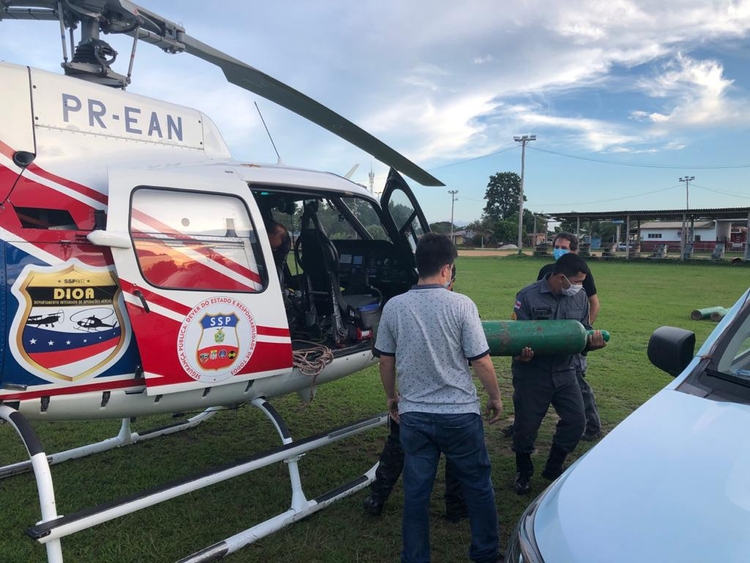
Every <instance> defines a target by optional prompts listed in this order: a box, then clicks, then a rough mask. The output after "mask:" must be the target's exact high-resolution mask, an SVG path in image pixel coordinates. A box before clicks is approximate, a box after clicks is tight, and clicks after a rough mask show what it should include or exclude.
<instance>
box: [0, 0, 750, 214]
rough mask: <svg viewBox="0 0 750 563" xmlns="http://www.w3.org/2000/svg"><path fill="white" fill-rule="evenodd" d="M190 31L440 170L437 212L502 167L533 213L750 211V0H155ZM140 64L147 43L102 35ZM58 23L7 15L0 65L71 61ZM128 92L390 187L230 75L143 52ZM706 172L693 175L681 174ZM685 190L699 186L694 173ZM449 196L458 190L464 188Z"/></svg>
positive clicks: (251, 151)
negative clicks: (514, 177)
mask: <svg viewBox="0 0 750 563" xmlns="http://www.w3.org/2000/svg"><path fill="white" fill-rule="evenodd" d="M141 5H142V6H143V7H145V8H147V9H149V10H151V11H153V12H156V13H158V14H160V15H161V16H163V17H164V18H167V19H169V20H172V21H175V22H178V23H180V24H182V25H183V26H184V27H185V31H186V33H187V34H188V35H190V36H192V37H194V38H196V39H198V40H200V41H203V42H204V43H207V44H209V45H211V46H212V47H214V48H216V49H219V50H221V51H224V52H225V53H227V54H229V55H231V56H233V57H235V58H237V59H240V60H242V61H243V62H245V63H247V64H250V65H252V66H254V67H255V68H257V69H259V70H262V71H263V72H265V73H267V74H269V75H271V76H273V77H274V78H276V79H277V80H280V81H282V82H284V83H286V84H288V85H290V86H292V87H293V88H296V89H297V90H299V91H301V92H303V93H305V94H307V95H308V96H310V97H312V98H313V99H315V100H317V101H318V102H321V103H322V104H324V105H326V106H328V107H329V108H330V109H332V110H334V111H336V112H337V113H339V114H341V115H343V116H344V117H346V118H347V119H349V120H351V121H353V122H354V123H356V124H357V125H359V126H360V127H362V128H364V129H365V130H367V131H368V132H370V133H372V134H373V135H375V136H376V137H378V138H379V139H380V140H382V141H383V142H385V143H386V144H388V145H389V146H391V147H392V148H394V149H395V150H397V151H399V152H401V153H402V154H404V155H405V156H407V157H408V158H410V159H411V160H412V161H414V162H415V163H417V164H418V165H420V166H421V167H422V168H424V169H426V170H427V171H429V172H430V173H431V174H433V175H434V176H436V177H437V178H438V179H440V180H441V181H443V182H444V183H445V187H440V188H436V187H429V188H428V187H422V186H420V185H418V184H416V183H415V182H413V181H410V182H409V183H410V185H411V187H412V189H413V190H414V192H415V194H416V196H417V198H418V199H419V201H420V203H421V205H422V207H423V209H424V211H425V214H426V216H427V218H428V220H429V221H430V222H435V221H449V220H450V219H451V214H453V219H454V222H456V223H457V224H464V223H467V222H470V221H473V220H476V219H479V218H480V216H481V214H482V209H483V207H484V204H485V201H484V199H483V198H484V194H485V191H486V189H487V183H488V181H489V178H490V176H492V175H493V174H496V173H498V172H516V173H518V174H519V175H520V173H521V160H522V158H521V157H522V150H521V143H518V142H515V141H514V140H513V139H514V137H516V136H522V135H536V140H535V141H533V142H530V143H528V144H527V145H526V150H525V168H524V192H525V195H526V197H527V201H526V204H525V206H526V208H527V209H530V210H531V211H533V212H535V213H554V212H568V211H614V210H624V209H629V210H650V209H684V208H685V207H686V206H688V207H689V208H710V207H748V206H750V186H749V185H748V177H749V176H750V151H748V146H749V143H748V142H747V141H748V136H749V134H750V64H748V63H750V40H749V36H750V0H723V1H722V0H681V1H674V0H673V1H668V2H664V1H663V0H640V1H631V0H608V1H607V2H602V1H601V0H566V1H565V2H559V1H555V0H526V1H524V2H515V3H510V2H497V0H464V1H463V2H455V1H453V0H450V1H449V0H408V1H404V0H358V1H357V2H344V1H342V0H316V1H315V2H302V1H299V0H296V1H293V0H274V1H273V2H257V1H254V2H246V1H229V0H214V1H213V2H210V3H209V2H198V1H195V0H181V1H180V2H174V1H173V0H151V1H150V2H148V3H145V2H144V3H143V4H141ZM102 38H103V39H105V40H107V41H109V42H110V43H111V44H112V46H113V47H114V48H115V49H116V50H117V51H118V52H119V57H118V60H117V62H116V63H115V64H114V66H113V68H114V69H115V71H117V72H120V73H123V74H124V73H125V72H126V70H127V60H128V57H129V54H130V48H131V43H132V40H130V39H129V38H127V37H122V36H110V35H107V36H104V35H103V36H102ZM61 52H62V49H61V46H60V34H59V26H58V24H56V23H54V22H22V21H12V20H4V21H0V60H4V61H6V62H13V63H17V64H25V65H29V66H34V67H38V68H43V69H47V70H51V71H54V72H60V66H59V64H60V62H61V60H62V55H61ZM128 90H129V91H131V92H135V93H138V94H142V95H146V96H150V97H154V98H159V99H165V100H167V101H170V102H174V103H179V104H183V105H186V106H190V107H194V108H196V109H199V110H201V111H203V112H204V113H206V114H207V115H209V116H210V117H211V118H212V119H213V120H214V121H215V122H216V124H217V125H218V127H219V129H220V130H221V131H222V134H223V136H224V139H225V140H226V142H227V144H228V145H229V147H230V149H231V151H232V154H233V156H234V157H235V158H237V159H239V160H243V161H248V162H257V163H275V162H276V161H277V157H276V154H275V152H274V150H273V146H272V145H271V142H270V141H269V139H268V136H267V134H266V132H265V129H264V128H263V123H262V121H261V119H260V117H259V115H258V112H257V110H256V108H255V102H257V104H258V106H259V108H260V111H261V112H262V115H263V118H264V119H265V122H266V124H267V125H268V128H269V129H270V132H271V135H272V136H273V140H274V143H275V144H276V147H277V149H278V151H279V153H280V156H281V160H282V162H283V163H284V164H288V165H292V166H300V167H304V168H313V169H321V170H327V171H331V172H335V173H338V174H340V175H345V174H346V173H347V172H348V171H349V170H350V169H351V168H352V167H353V166H355V165H358V168H357V170H356V171H355V173H354V175H353V176H352V180H354V181H356V182H359V183H361V184H363V185H368V183H369V181H368V173H369V172H370V170H371V169H372V171H373V172H374V174H375V185H374V187H375V191H376V192H378V191H380V190H381V189H382V184H383V182H384V180H385V176H386V174H387V167H385V166H384V165H382V164H381V163H379V162H378V161H375V160H373V159H372V157H370V156H369V155H367V154H365V153H364V152H363V151H361V150H359V149H357V148H356V147H353V146H351V145H350V144H349V143H347V142H345V141H343V140H340V139H338V138H337V137H336V136H335V135H333V134H331V133H329V132H328V131H325V130H324V129H322V128H320V127H318V126H317V125H314V124H312V123H309V122H307V121H306V120H304V119H303V118H301V117H299V116H297V115H296V114H294V113H292V112H290V111H288V110H286V109H283V108H281V107H279V106H277V105H275V104H274V103H272V102H270V101H267V100H265V99H263V98H261V97H259V96H257V95H255V94H252V93H249V92H246V91H244V90H242V89H240V88H239V87H237V86H234V85H232V84H229V83H227V82H226V81H225V80H224V76H223V74H222V73H221V71H220V70H218V69H217V68H216V67H213V66H212V65H210V64H209V63H206V62H204V61H201V60H199V59H196V58H194V57H192V56H190V55H188V54H185V53H182V54H177V55H168V54H166V53H163V52H162V51H160V50H159V49H158V48H156V47H153V46H151V45H147V44H145V43H140V44H139V46H138V50H137V54H136V59H135V66H134V71H133V83H132V84H131V85H130V86H129V87H128ZM685 177H694V180H692V181H690V182H689V183H686V182H683V181H681V180H680V179H681V178H685ZM686 184H687V185H686ZM449 191H456V192H457V193H456V194H455V195H454V197H455V200H453V201H452V197H451V194H450V193H449Z"/></svg>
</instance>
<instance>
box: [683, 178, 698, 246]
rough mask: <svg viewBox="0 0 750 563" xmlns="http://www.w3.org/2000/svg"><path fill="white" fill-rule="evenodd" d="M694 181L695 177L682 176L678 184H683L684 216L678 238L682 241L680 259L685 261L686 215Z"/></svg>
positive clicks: (687, 238)
mask: <svg viewBox="0 0 750 563" xmlns="http://www.w3.org/2000/svg"><path fill="white" fill-rule="evenodd" d="M693 180H695V176H683V177H682V178H680V182H685V214H684V215H683V220H682V236H681V237H680V239H681V241H682V252H681V254H682V256H681V258H682V259H683V260H685V251H686V250H687V245H688V244H689V243H690V237H689V236H688V232H687V214H688V211H690V182H692V181H693Z"/></svg>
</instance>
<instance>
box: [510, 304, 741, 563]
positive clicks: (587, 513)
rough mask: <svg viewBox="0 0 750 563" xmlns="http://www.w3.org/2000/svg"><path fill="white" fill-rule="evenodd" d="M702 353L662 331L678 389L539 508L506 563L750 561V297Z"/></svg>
mask: <svg viewBox="0 0 750 563" xmlns="http://www.w3.org/2000/svg"><path fill="white" fill-rule="evenodd" d="M694 348H695V335H694V334H693V333H692V332H690V331H687V330H683V329H679V328H673V327H662V328H660V329H658V330H656V331H655V332H654V334H653V336H652V337H651V340H650V342H649V346H648V356H649V359H650V360H651V362H652V363H653V364H654V365H655V366H657V367H659V368H660V369H663V370H664V371H667V372H668V373H670V374H672V375H676V378H675V380H674V381H673V382H671V383H670V384H669V385H667V386H666V387H665V388H664V389H662V390H661V391H660V392H658V393H657V394H656V395H654V396H653V397H652V398H651V399H649V400H648V401H647V402H646V403H645V404H644V405H643V406H641V407H640V408H638V409H636V410H635V411H634V412H633V413H632V414H631V415H630V416H629V417H627V418H626V419H625V420H623V421H622V422H621V423H620V424H619V425H618V426H617V427H616V428H615V429H614V430H612V432H610V433H609V434H608V435H607V436H606V437H605V438H604V439H602V441H601V442H600V443H599V444H597V445H596V446H595V447H594V448H592V449H591V450H590V451H589V452H588V453H587V454H586V455H584V456H583V457H581V458H580V459H579V460H578V461H577V462H576V463H574V464H573V465H572V466H571V467H570V468H568V470H567V471H566V472H565V473H563V475H562V476H560V478H559V479H558V480H557V481H555V482H554V483H552V484H551V485H550V486H549V487H548V488H547V489H546V490H545V491H544V492H543V493H542V494H541V495H539V496H538V497H537V498H536V499H535V500H534V501H533V502H532V503H531V505H530V506H529V507H528V508H527V509H526V511H525V512H524V514H523V515H522V517H521V519H520V521H519V522H518V525H517V526H516V529H515V530H514V532H513V534H512V535H511V538H510V542H509V544H508V550H507V552H506V559H505V560H506V562H508V563H521V562H523V563H542V562H545V563H633V562H644V563H650V562H659V563H711V562H719V561H720V562H722V563H747V562H748V561H750V291H748V292H746V293H745V294H744V295H743V296H742V298H741V299H740V300H739V301H738V302H737V303H736V304H735V305H734V307H732V309H731V310H730V311H729V313H727V315H726V316H725V317H724V319H723V320H722V321H721V323H720V324H719V325H718V326H717V327H716V329H715V330H714V331H713V332H712V333H711V335H710V336H709V337H708V339H707V340H706V342H705V343H704V344H703V346H701V348H700V350H699V351H698V353H697V354H694Z"/></svg>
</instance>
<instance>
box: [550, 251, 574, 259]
mask: <svg viewBox="0 0 750 563" xmlns="http://www.w3.org/2000/svg"><path fill="white" fill-rule="evenodd" d="M568 252H570V250H568V249H567V248H555V249H553V250H552V256H554V257H555V260H559V259H560V256H564V255H565V254H567V253H568Z"/></svg>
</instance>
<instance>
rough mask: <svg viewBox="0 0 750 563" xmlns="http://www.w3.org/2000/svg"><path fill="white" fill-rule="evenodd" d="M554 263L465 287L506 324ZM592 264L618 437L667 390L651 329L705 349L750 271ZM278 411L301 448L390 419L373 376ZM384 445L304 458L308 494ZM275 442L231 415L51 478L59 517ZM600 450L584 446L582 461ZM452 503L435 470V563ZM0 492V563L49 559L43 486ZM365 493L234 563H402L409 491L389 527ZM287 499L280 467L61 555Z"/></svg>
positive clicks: (14, 445)
mask: <svg viewBox="0 0 750 563" xmlns="http://www.w3.org/2000/svg"><path fill="white" fill-rule="evenodd" d="M544 263H545V262H544V261H543V260H539V259H535V258H530V257H518V256H509V257H503V258H495V257H493V258H459V261H458V279H457V282H456V290H457V291H459V292H461V293H465V294H467V295H469V296H470V297H472V298H473V299H474V300H475V302H476V303H477V305H478V307H479V310H480V313H481V315H482V318H483V319H486V320H489V319H507V318H509V316H510V313H511V311H512V306H513V302H514V297H515V293H516V292H517V291H518V290H519V289H520V288H521V287H523V286H524V285H526V284H527V283H530V282H531V281H533V280H534V279H536V273H537V271H538V270H539V268H540V267H541V266H542V265H543V264H544ZM591 267H592V270H593V272H594V274H595V276H596V283H597V287H598V289H599V295H600V300H601V302H602V310H601V313H600V316H599V319H598V321H597V323H596V324H597V326H598V327H599V328H603V329H607V330H609V331H610V332H611V334H612V340H611V342H610V345H609V346H608V347H607V348H606V349H605V350H602V351H597V352H595V353H592V354H591V355H590V356H589V372H588V380H589V382H590V383H591V385H592V387H593V389H594V391H595V393H596V397H597V402H598V404H599V409H600V414H601V417H602V422H603V425H604V429H605V431H608V430H610V429H611V428H613V427H614V426H615V425H616V424H617V423H618V422H620V421H621V420H622V419H623V418H625V417H626V416H627V415H628V414H629V413H630V412H632V411H633V410H634V409H635V408H637V407H638V406H639V405H641V404H642V403H643V402H644V401H645V400H646V399H648V398H649V397H650V396H652V395H653V394H654V393H655V392H656V391H658V390H659V389H660V388H662V387H663V386H664V385H665V384H666V383H667V382H668V381H669V380H670V378H669V376H667V375H666V374H664V373H662V372H660V371H658V370H657V369H655V368H654V367H652V366H651V365H650V364H649V362H648V360H647V358H646V345H647V342H648V339H649V336H650V335H651V333H652V332H653V330H654V329H656V328H658V327H659V326H662V325H672V326H679V327H683V328H687V329H690V330H693V331H695V332H696V335H697V340H698V342H699V343H701V342H702V341H703V340H704V339H705V337H706V336H707V335H708V334H709V332H710V331H711V330H712V329H713V327H714V326H715V325H714V323H712V322H710V321H692V320H690V316H689V315H690V311H691V310H693V309H696V308H702V307H709V306H714V305H722V306H724V307H729V306H731V305H732V304H733V303H734V302H735V300H736V299H737V298H738V297H739V295H740V294H741V292H742V291H744V290H745V289H746V288H747V287H748V285H750V283H749V282H750V276H749V275H748V274H749V273H750V269H748V268H746V267H728V266H719V265H712V264H701V265H696V264H680V263H648V262H635V263H633V262H631V263H625V262H624V261H613V262H605V261H592V262H591ZM494 361H495V366H496V368H497V372H498V376H499V378H500V384H501V389H502V391H503V398H504V402H505V412H504V419H503V421H502V422H501V423H499V424H498V425H496V426H493V427H489V428H487V440H488V446H489V449H490V454H491V456H492V464H493V482H494V485H495V489H496V495H497V508H498V512H499V514H500V520H501V527H502V530H501V532H502V541H503V546H504V545H505V541H506V540H507V537H508V534H509V533H510V531H511V530H512V527H513V526H514V524H515V522H516V520H517V519H518V517H519V516H520V514H521V512H522V511H523V509H524V508H525V506H526V504H527V503H528V502H529V501H530V500H531V497H518V496H516V495H515V494H514V493H513V491H512V488H511V484H512V482H513V474H514V458H513V456H512V452H511V450H510V440H509V439H507V438H504V437H503V436H502V434H501V433H500V429H501V427H503V426H505V425H506V424H507V423H508V422H509V421H510V419H512V417H513V405H512V401H511V395H512V387H511V383H510V360H509V359H508V358H496V359H495V360H494ZM480 395H482V394H481V393H480ZM482 397H483V398H484V396H483V395H482ZM274 406H275V407H276V408H277V409H278V410H279V411H280V412H281V413H282V415H284V417H285V419H286V421H287V423H288V424H289V426H290V429H291V432H292V435H293V436H294V437H295V438H302V437H305V436H308V435H311V434H314V433H317V432H320V431H323V430H325V429H328V428H332V427H334V426H339V425H342V424H345V423H347V422H351V421H353V420H357V419H360V418H364V417H366V416H369V415H371V414H374V413H376V412H381V411H383V410H385V397H384V395H383V391H382V387H381V385H380V380H379V377H378V375H377V369H376V368H370V369H368V370H365V371H363V372H360V373H359V374H356V375H354V376H351V377H348V378H345V379H343V380H340V381H338V382H335V383H331V384H328V385H325V386H321V387H320V388H319V389H318V395H317V397H316V399H315V400H314V401H313V402H312V403H311V404H309V405H308V406H307V407H305V408H300V401H299V399H298V398H297V397H294V396H290V397H285V398H284V399H281V400H277V401H275V402H274ZM168 421H169V418H168V417H159V418H156V419H155V418H151V419H141V420H138V421H136V422H135V423H134V425H133V429H134V430H138V431H143V430H145V429H148V428H151V427H153V426H158V425H161V424H163V423H165V422H168ZM554 422H555V417H554V413H550V415H548V417H547V419H546V420H545V423H544V425H543V428H542V431H541V433H540V437H539V440H538V441H537V449H538V452H539V453H538V454H536V456H535V464H536V466H537V467H541V466H542V465H543V462H544V458H545V456H546V453H547V451H548V449H549V446H550V440H551V435H552V431H553V426H554ZM35 428H36V429H37V431H38V434H39V435H40V437H41V440H42V444H43V446H44V448H45V450H46V451H47V452H48V453H51V452H54V451H58V450H59V449H63V448H70V447H75V446H78V445H81V444H84V443H86V442H90V441H92V440H101V439H104V438H107V437H110V436H112V435H114V434H115V433H116V432H117V430H118V428H119V423H118V422H116V421H112V422H106V423H104V422H102V423H54V424H43V423H38V424H35ZM385 433H386V431H385V429H378V430H377V431H371V432H369V433H366V434H363V435H360V436H356V437H354V438H352V439H350V440H348V441H345V442H340V443H337V444H334V445H331V446H328V447H326V448H323V449H321V450H318V451H316V452H313V453H310V454H308V455H307V456H306V457H305V458H304V459H302V460H301V462H300V469H301V473H302V479H303V484H304V485H305V492H306V494H307V496H308V497H309V498H312V497H314V496H316V495H318V494H321V493H323V492H325V491H327V490H329V489H331V488H333V487H334V486H337V485H339V484H341V483H343V482H344V481H347V480H349V479H350V478H352V477H354V476H355V475H357V474H358V473H361V472H362V471H364V470H365V469H367V468H368V467H369V466H370V465H371V464H372V463H374V462H375V461H376V459H377V455H378V453H379V451H380V448H381V446H382V443H383V440H384V438H385ZM276 445H278V438H277V437H276V434H275V431H273V430H272V428H271V426H270V423H268V422H267V421H266V420H265V419H264V418H263V416H262V415H261V414H260V412H258V411H257V410H256V409H253V408H251V407H245V408H242V409H239V410H236V411H227V412H223V413H220V414H219V415H217V416H216V417H214V419H213V420H211V421H209V422H208V423H207V424H205V425H202V426H199V427H198V428H195V429H193V430H189V431H186V432H182V433H180V434H176V435H173V436H168V437H165V438H160V439H157V440H155V441H151V442H145V443H142V444H137V445H135V446H131V447H128V448H123V449H120V450H118V451H111V452H107V453H103V454H98V455H96V456H94V457H90V458H87V459H83V460H77V461H71V462H68V463H65V464H62V465H57V466H53V468H52V474H53V477H54V482H55V487H56V495H57V506H58V512H59V513H60V514H68V513H71V512H75V511H77V510H80V509H83V508H86V507H89V506H93V505H95V504H97V503H101V502H106V501H109V500H112V499H115V498H118V497H119V496H122V495H125V494H130V493H134V492H137V491H139V490H141V489H144V488H150V487H153V486H155V485H158V484H161V483H164V482H167V481H170V480H172V479H176V478H178V477H182V476H187V475H191V474H193V473H196V472H198V471H201V470H205V469H206V468H209V467H213V466H217V465H222V464H225V463H228V462H231V461H233V460H235V459H238V458H242V457H245V456H248V455H250V454H252V453H253V452H257V451H260V450H263V449H267V448H270V447H273V446H276ZM590 447H591V444H587V443H583V442H582V443H581V444H580V445H579V446H578V449H577V450H576V452H575V454H574V456H573V458H575V457H577V456H578V455H580V454H581V453H583V452H585V451H586V449H588V448H590ZM24 454H25V451H24V450H23V447H22V446H21V444H20V441H19V440H18V438H17V436H16V434H15V432H14V431H13V430H12V429H11V428H10V427H8V426H3V427H0V464H2V465H5V464H7V463H11V462H15V461H19V460H21V459H24ZM532 485H533V491H532V496H534V495H536V494H537V493H539V492H541V490H542V489H543V487H544V486H545V482H544V481H543V480H542V479H541V478H540V477H535V478H534V481H533V482H532ZM442 492H443V483H442V471H439V472H438V482H437V483H436V488H435V492H434V495H433V506H432V513H433V525H432V546H433V561H435V562H437V563H440V562H453V561H467V560H468V557H467V555H466V553H467V548H468V542H469V527H468V523H467V522H465V521H464V522H462V523H460V524H448V523H445V522H444V521H443V520H442V518H441V516H442V514H443V512H444V508H443V502H442ZM0 495H1V498H2V516H1V517H0V518H1V519H0V522H2V531H1V533H0V561H2V562H3V563H6V562H7V563H16V562H19V563H26V562H37V561H46V555H45V550H44V547H42V546H39V545H37V544H36V543H35V542H33V541H32V540H30V539H29V538H27V537H26V536H25V535H24V533H23V531H24V529H25V528H26V527H28V526H29V525H31V524H33V523H34V522H36V521H37V520H38V518H39V506H38V500H37V495H36V485H35V481H34V479H33V476H31V475H21V476H16V477H12V478H10V479H6V480H4V481H2V482H0ZM365 495H366V493H365V492H361V493H358V494H356V495H354V496H352V497H350V498H348V499H345V500H343V501H341V502H339V503H337V504H334V505H333V506H331V507H329V508H327V509H325V510H323V511H322V512H320V513H318V514H316V515H314V516H312V517H311V518H308V519H306V520H304V521H302V522H299V523H297V524H294V525H292V526H291V527H289V528H286V529H285V530H283V531H281V532H279V533H277V534H275V535H273V536H270V537H268V538H264V539H262V540H260V541H258V542H257V543H255V544H253V545H251V546H249V547H247V548H245V549H244V550H242V551H240V552H239V553H237V554H236V555H233V556H230V557H229V558H227V561H231V562H237V563H239V562H255V561H261V562H265V561H274V562H275V561H283V562H284V563H303V562H304V563H313V562H321V563H323V562H325V563H340V562H360V563H365V562H369V563H380V562H383V563H384V562H392V561H397V560H398V559H399V551H400V545H401V540H400V535H401V532H400V526H401V507H402V501H403V497H402V490H401V487H400V484H399V485H398V486H397V488H396V490H395V491H394V494H393V496H392V497H391V499H390V501H389V503H388V504H387V506H386V510H385V513H384V515H383V517H381V518H379V519H376V518H372V517H369V516H367V515H365V514H364V513H363V512H362V499H363V498H364V497H365ZM289 499H290V491H289V481H288V478H287V469H286V466H285V465H283V464H278V465H276V466H273V467H269V468H265V469H262V470H259V471H257V472H254V473H251V474H249V475H247V476H244V477H240V478H238V479H235V480H233V481H231V482H228V483H223V484H220V485H216V486H213V487H210V488H208V489H205V490H203V491H201V492H197V493H193V494H190V495H187V496H185V497H182V498H180V499H177V500H173V501H169V502H166V503H163V504H161V505H159V506H156V507H153V508H150V509H146V510H143V511H141V512H138V513H136V514H133V515H130V516H126V517H123V518H120V519H118V520H114V521H112V522H109V523H107V524H103V525H101V526H98V527H96V528H93V529H91V530H87V531H84V532H80V533H78V534H75V535H73V536H71V537H69V538H66V539H64V540H63V554H64V555H65V560H66V561H67V562H74V563H105V562H112V563H115V562H116V563H125V562H134V563H135V562H152V561H153V562H162V561H174V560H178V559H180V558H182V557H185V556H187V555H189V554H191V553H193V552H195V551H197V550H199V549H201V548H203V547H206V546H208V545H210V544H212V543H214V542H217V541H220V540H222V539H223V538H225V537H227V536H230V535H232V534H235V533H237V532H239V531H241V530H243V529H245V528H248V527H250V526H252V525H254V524H256V523H257V522H259V521H260V520H262V519H265V518H268V517H270V516H273V515H274V514H277V513H279V512H282V511H284V510H286V509H287V508H288V505H289Z"/></svg>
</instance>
